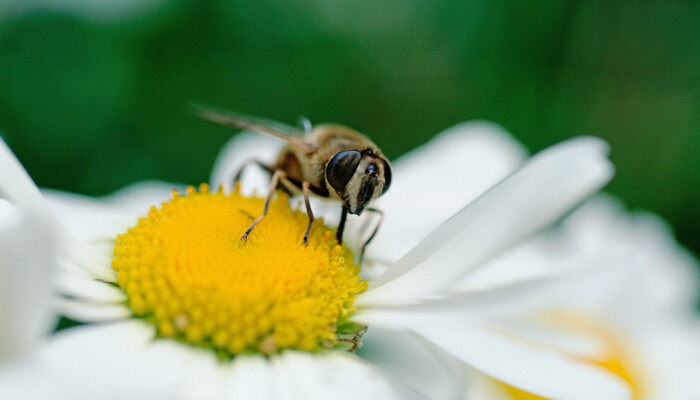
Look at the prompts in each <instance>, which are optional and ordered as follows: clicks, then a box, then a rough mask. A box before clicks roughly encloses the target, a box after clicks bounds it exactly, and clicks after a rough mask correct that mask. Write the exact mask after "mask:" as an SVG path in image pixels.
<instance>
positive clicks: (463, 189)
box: [348, 121, 526, 262]
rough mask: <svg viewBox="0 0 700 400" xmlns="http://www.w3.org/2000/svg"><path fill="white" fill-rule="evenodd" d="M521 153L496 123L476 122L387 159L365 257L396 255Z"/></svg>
mask: <svg viewBox="0 0 700 400" xmlns="http://www.w3.org/2000/svg"><path fill="white" fill-rule="evenodd" d="M525 155H526V152H525V149H523V148H522V146H521V145H520V144H519V143H517V142H516V141H515V140H514V139H512V138H511V137H510V136H509V135H508V133H507V132H506V131H504V130H503V129H502V128H501V127H499V126H497V125H495V124H491V123H488V122H481V121H476V122H467V123H463V124H459V125H456V126H454V127H452V128H450V129H448V130H446V131H444V132H442V133H440V134H439V135H438V136H436V137H435V138H433V139H432V140H431V141H430V142H428V143H426V144H425V145H423V146H421V147H419V148H417V149H415V150H413V151H411V152H410V153H408V154H406V155H404V156H402V157H401V158H399V159H398V160H396V161H395V162H393V163H392V167H393V170H394V171H393V172H394V173H393V180H392V184H391V188H390V189H389V191H388V192H387V193H386V194H385V195H384V196H382V197H381V198H380V199H379V202H378V207H379V208H381V209H383V210H385V212H386V216H385V219H384V223H383V224H382V226H381V228H380V230H379V233H378V234H377V237H376V238H375V241H374V242H373V243H372V245H371V246H370V247H368V249H367V254H366V256H367V258H368V259H372V258H376V259H379V260H382V261H390V262H394V261H396V260H398V259H399V258H400V257H401V256H403V255H404V254H406V252H408V251H409V250H410V249H411V248H412V247H413V246H415V245H416V244H418V242H419V241H420V240H421V239H422V238H424V237H425V236H426V235H428V234H429V233H430V232H431V231H432V230H433V229H435V228H437V227H438V226H439V225H440V224H441V223H443V222H445V221H446V220H447V219H448V218H449V217H450V216H452V215H454V214H455V213H456V212H458V211H459V210H460V209H461V208H462V207H464V205H465V204H468V203H470V202H471V201H473V200H474V199H476V198H477V197H478V196H479V195H481V194H482V193H484V192H485V191H486V190H487V189H489V188H490V187H492V186H493V185H494V184H496V183H498V182H499V181H500V180H501V179H503V178H504V177H505V176H506V175H507V174H509V173H511V172H512V171H513V170H515V169H516V168H517V167H518V166H519V165H520V164H521V163H522V161H523V160H524V158H525ZM349 228H350V225H349ZM349 232H351V231H349ZM351 235H352V233H349V236H348V237H351Z"/></svg>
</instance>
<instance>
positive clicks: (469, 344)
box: [416, 327, 631, 400]
mask: <svg viewBox="0 0 700 400" xmlns="http://www.w3.org/2000/svg"><path fill="white" fill-rule="evenodd" d="M416 332H417V333H418V334H419V335H421V336H422V337H424V338H426V339H427V340H429V341H431V342H432V343H434V344H436V345H437V346H439V347H441V348H442V349H443V350H445V351H446V352H448V353H450V354H452V355H454V356H455V357H457V358H459V359H460V360H462V361H463V362H465V363H467V364H469V365H470V366H472V367H474V368H475V369H477V370H479V371H481V372H483V373H485V374H487V375H489V376H491V377H493V378H495V379H497V380H499V381H501V382H505V383H507V384H509V385H511V386H515V387H517V388H519V389H522V390H525V391H527V392H530V393H534V394H537V395H539V396H543V397H546V398H555V399H562V400H565V399H571V400H589V399H601V400H603V399H629V398H630V396H631V392H630V388H629V387H628V385H627V384H626V383H625V382H624V381H622V380H621V379H619V378H618V377H617V376H615V375H614V374H612V373H610V372H608V371H606V370H604V369H602V368H599V367H594V366H589V365H587V364H583V363H579V362H578V361H575V360H573V359H568V358H566V357H565V356H562V355H559V354H557V353H554V352H551V353H550V352H547V351H545V350H542V349H539V348H535V347H529V346H527V345H525V344H523V343H519V342H515V341H514V340H511V339H508V338H506V337H505V336H502V335H499V334H497V333H494V332H488V331H485V330H481V329H474V328H457V327H450V328H449V329H445V328H443V329H440V328H435V327H421V328H419V329H417V330H416Z"/></svg>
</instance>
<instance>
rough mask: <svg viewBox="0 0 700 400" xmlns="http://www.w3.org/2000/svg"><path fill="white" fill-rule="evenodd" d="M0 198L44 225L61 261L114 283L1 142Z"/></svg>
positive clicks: (110, 272) (104, 262) (100, 260)
mask: <svg viewBox="0 0 700 400" xmlns="http://www.w3.org/2000/svg"><path fill="white" fill-rule="evenodd" d="M0 195H3V196H4V197H5V198H7V200H9V201H10V202H11V203H12V204H14V205H15V206H17V207H19V208H20V209H22V210H23V211H24V212H26V213H27V214H29V215H32V216H36V217H37V218H40V219H42V220H43V221H46V223H47V224H49V225H50V226H51V229H53V230H54V231H55V232H56V234H57V235H56V237H57V238H58V239H59V240H60V243H58V246H57V248H58V249H59V251H61V253H62V254H61V255H62V256H63V257H66V258H68V259H70V260H71V262H73V263H75V264H76V265H80V266H81V267H83V268H84V269H85V270H86V271H89V272H90V273H91V274H92V275H94V276H95V277H97V278H100V279H102V280H105V281H109V282H113V281H114V280H115V278H116V274H115V272H114V271H113V270H112V269H111V268H105V266H107V265H108V262H107V260H105V259H103V258H101V257H99V256H97V255H95V254H94V253H93V252H92V251H90V249H89V248H87V247H86V246H84V245H83V244H82V243H81V242H80V241H79V240H77V239H76V238H75V236H73V235H72V234H71V233H70V232H69V231H67V230H66V228H65V227H64V226H63V225H62V224H61V223H60V222H59V221H58V220H57V218H56V217H55V216H54V214H53V213H52V212H51V210H50V209H49V206H48V204H47V202H46V200H45V199H44V197H43V196H42V194H41V192H40V191H39V188H37V186H36V185H35V184H34V182H33V181H32V179H31V178H30V177H29V175H28V174H27V171H25V170H24V168H23V167H22V165H21V164H20V162H19V161H18V160H17V158H16V157H15V155H14V154H12V151H10V149H9V147H7V144H5V142H4V141H3V140H2V139H0Z"/></svg>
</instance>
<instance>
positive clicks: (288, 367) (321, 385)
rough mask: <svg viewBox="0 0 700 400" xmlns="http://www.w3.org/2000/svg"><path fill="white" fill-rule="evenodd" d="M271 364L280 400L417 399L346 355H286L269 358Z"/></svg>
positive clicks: (367, 365)
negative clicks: (274, 370) (274, 371)
mask: <svg viewBox="0 0 700 400" xmlns="http://www.w3.org/2000/svg"><path fill="white" fill-rule="evenodd" d="M273 363H274V365H275V369H276V377H277V384H278V385H279V390H280V392H279V393H278V397H277V398H281V399H290V400H292V399H318V400H323V399H330V398H333V399H341V400H344V399H347V400H356V399H368V398H377V399H387V400H390V399H409V398H419V396H418V395H417V394H416V393H412V392H410V391H408V390H407V389H406V388H402V387H399V386H397V385H396V384H392V383H391V382H390V381H389V380H388V379H387V378H386V377H385V376H384V375H383V374H382V373H381V371H379V370H377V369H375V368H373V367H371V366H370V365H369V364H367V363H365V362H363V361H362V360H361V359H359V358H358V357H355V356H352V355H350V354H345V353H339V352H328V353H321V354H308V353H301V352H294V351H288V352H285V353H283V354H282V355H281V356H279V357H275V358H273Z"/></svg>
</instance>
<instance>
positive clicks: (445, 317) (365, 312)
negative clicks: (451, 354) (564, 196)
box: [353, 275, 574, 329]
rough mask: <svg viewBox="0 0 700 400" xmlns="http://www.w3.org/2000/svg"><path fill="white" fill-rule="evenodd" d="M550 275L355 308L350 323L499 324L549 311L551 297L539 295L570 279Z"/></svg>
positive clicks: (398, 325)
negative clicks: (408, 300)
mask: <svg viewBox="0 0 700 400" xmlns="http://www.w3.org/2000/svg"><path fill="white" fill-rule="evenodd" d="M573 276H574V275H572V276H569V275H551V276H547V277H540V278H533V279H528V280H522V281H518V282H511V283H506V284H502V285H498V286H493V287H490V288H487V289H484V290H472V291H467V292H460V293H446V294H444V297H441V298H437V299H428V300H424V301H421V302H420V303H415V304H413V303H409V304H397V305H394V306H391V307H388V306H385V307H368V308H359V309H358V310H357V312H356V313H355V314H354V315H353V321H355V322H358V323H362V324H366V325H370V326H380V327H385V328H388V329H406V328H410V327H411V326H415V324H422V325H431V324H437V325H441V324H445V323H451V324H475V323H484V322H486V321H488V322H489V323H493V321H501V320H504V319H508V318H513V317H519V316H521V315H524V314H531V313H534V312H536V311H541V310H542V309H543V308H547V307H551V305H552V296H542V293H543V292H547V291H549V292H556V293H557V294H558V293H559V292H560V291H559V290H557V289H558V288H559V287H560V286H561V285H562V283H566V282H567V281H569V280H573V279H567V278H571V277H573Z"/></svg>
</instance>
